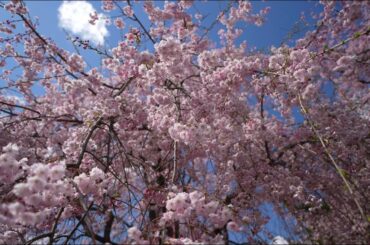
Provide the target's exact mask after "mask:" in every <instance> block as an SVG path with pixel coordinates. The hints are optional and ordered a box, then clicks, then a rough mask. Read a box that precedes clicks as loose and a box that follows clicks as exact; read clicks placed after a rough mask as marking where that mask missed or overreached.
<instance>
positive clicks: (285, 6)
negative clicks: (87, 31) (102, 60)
mask: <svg viewBox="0 0 370 245" xmlns="http://www.w3.org/2000/svg"><path fill="white" fill-rule="evenodd" d="M88 2H89V3H91V4H92V6H93V7H94V8H95V10H96V11H97V12H98V13H103V14H107V13H105V12H104V11H103V10H102V9H101V7H100V6H101V5H100V4H101V3H100V1H88ZM26 4H27V6H28V8H29V10H30V14H31V16H38V17H39V24H40V26H39V30H40V32H41V33H42V34H43V35H45V36H48V37H51V38H52V39H53V40H54V41H55V42H56V43H57V44H58V45H60V46H61V47H63V48H65V49H67V50H70V51H73V47H72V45H71V44H70V41H68V40H66V34H65V32H64V31H63V29H62V28H61V27H60V25H59V24H58V23H59V20H58V8H59V7H60V5H61V4H62V1H27V2H26ZM136 4H139V5H140V4H142V2H140V1H139V2H138V3H136ZM156 4H157V5H161V4H163V2H162V1H157V2H156ZM226 5H227V2H226V1H208V2H205V3H204V2H200V1H196V2H195V8H193V10H192V11H194V12H196V11H197V10H198V11H199V12H201V13H202V15H203V16H207V18H206V22H211V21H213V20H214V18H215V17H216V15H217V14H218V12H219V10H222V9H224V8H225V6H226ZM252 5H253V8H254V9H255V10H256V11H259V10H260V9H261V8H263V7H266V6H270V7H271V11H270V13H269V14H268V15H267V21H266V23H265V24H264V25H263V26H262V27H256V26H252V25H248V26H244V27H245V33H244V34H243V36H242V37H241V39H242V40H247V43H248V46H249V47H256V48H257V49H263V50H266V49H267V48H269V47H270V46H271V45H274V46H279V45H280V43H281V42H282V40H284V38H285V37H286V36H287V34H288V33H289V31H291V30H292V29H293V26H294V25H295V23H296V22H297V21H298V20H299V18H300V16H301V13H302V12H306V13H308V14H307V15H308V16H309V13H310V12H311V11H314V12H317V10H318V9H320V7H319V6H318V2H317V1H292V0H291V1H269V2H264V1H253V2H252ZM196 9H197V10H196ZM135 10H136V11H135V13H136V14H137V15H138V16H139V17H140V18H141V20H142V21H143V22H144V23H145V24H146V26H149V22H148V20H147V18H146V16H145V13H143V12H142V11H140V9H139V8H137V9H135ZM112 14H113V15H116V14H117V12H112ZM0 18H1V17H0ZM301 26H302V25H301ZM107 29H108V31H109V36H107V37H106V38H105V42H104V46H105V47H107V48H112V47H115V46H116V45H117V44H118V42H119V41H120V40H121V39H122V36H123V32H125V30H123V32H122V31H121V32H120V31H119V30H117V29H116V28H115V27H114V26H113V25H111V26H107ZM126 29H127V28H126ZM216 29H217V28H216ZM303 34H304V32H302V31H301V32H300V33H298V35H297V36H295V37H300V36H302V35H303ZM74 36H76V35H74ZM209 37H210V38H212V39H214V38H215V37H216V31H214V32H211V33H210V35H209ZM148 44H149V43H148ZM144 45H145V44H144ZM144 48H145V47H144ZM147 48H149V49H150V47H147ZM82 54H83V55H84V57H85V58H86V60H87V61H88V62H89V63H91V64H92V65H94V64H98V63H97V62H99V59H97V57H96V55H95V54H93V53H91V52H82Z"/></svg>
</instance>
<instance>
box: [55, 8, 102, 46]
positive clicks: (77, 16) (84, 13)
mask: <svg viewBox="0 0 370 245" xmlns="http://www.w3.org/2000/svg"><path fill="white" fill-rule="evenodd" d="M95 11H96V10H95V9H94V7H93V6H92V5H91V4H90V3H88V2H86V1H63V3H62V4H61V5H60V6H59V9H58V12H59V15H58V17H59V26H60V27H62V28H64V29H66V30H67V31H70V32H72V33H73V34H75V35H78V36H80V37H81V38H82V39H84V40H90V41H91V42H93V43H95V44H101V45H102V44H104V38H105V37H106V36H108V35H109V32H108V30H107V28H106V23H105V20H104V17H105V16H104V15H103V14H98V17H99V19H98V20H97V21H96V22H95V25H92V24H90V23H89V20H91V17H90V14H94V12H95Z"/></svg>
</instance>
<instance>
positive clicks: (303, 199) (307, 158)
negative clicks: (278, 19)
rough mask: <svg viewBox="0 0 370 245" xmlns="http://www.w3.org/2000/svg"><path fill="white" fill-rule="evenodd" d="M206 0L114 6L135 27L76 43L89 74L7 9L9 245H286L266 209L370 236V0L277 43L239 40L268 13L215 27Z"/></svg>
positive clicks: (331, 9) (306, 237) (4, 153)
mask: <svg viewBox="0 0 370 245" xmlns="http://www.w3.org/2000/svg"><path fill="white" fill-rule="evenodd" d="M192 4H194V3H193V2H192V1H178V2H165V3H163V4H162V6H161V7H158V6H157V4H155V3H153V2H151V1H145V2H141V3H137V2H134V1H127V2H126V1H114V0H104V1H103V2H102V10H104V11H105V13H106V14H107V15H108V14H109V13H110V12H111V11H118V12H119V13H120V15H119V16H117V15H113V14H112V17H111V22H112V24H113V25H115V26H116V27H117V31H119V30H126V34H125V36H124V37H123V40H122V41H121V42H120V43H119V44H118V46H117V47H114V48H112V49H110V50H104V49H102V48H101V47H100V46H94V45H92V44H91V43H89V42H87V41H88V40H81V39H78V38H77V39H75V40H74V43H75V44H76V45H79V46H80V47H81V48H84V49H86V50H90V51H91V52H94V53H96V55H99V56H101V57H102V65H101V67H94V68H89V67H88V66H87V64H86V61H85V60H84V58H83V57H82V56H81V55H79V54H77V53H72V52H68V51H66V50H63V49H61V48H60V47H58V46H57V45H56V44H55V43H54V42H53V40H52V39H51V38H50V37H49V36H48V35H47V33H40V32H39V31H38V25H37V21H36V20H35V19H34V18H33V17H32V16H30V15H29V13H28V9H27V7H26V5H25V3H24V2H22V1H18V0H13V1H10V2H8V3H0V6H1V7H2V9H0V12H4V11H8V12H9V13H10V15H9V16H10V18H9V19H8V20H6V21H4V22H1V23H0V32H2V33H3V34H5V35H2V36H0V67H2V68H3V70H2V73H1V74H0V78H1V79H2V80H3V81H5V84H6V85H5V86H4V87H1V88H0V111H1V112H0V147H1V148H0V149H1V152H0V200H1V201H0V243H1V244H15V243H23V244H32V243H49V244H53V243H58V244H67V243H68V244H73V243H78V244H80V243H84V242H85V243H98V244H99V243H106V244H122V243H136V244H164V243H166V244H182V243H183V244H191V243H197V244H198V243H205V244H215V243H231V242H232V241H234V242H236V237H242V239H241V240H242V241H244V242H248V243H257V242H268V241H272V240H273V236H274V235H273V234H271V233H270V231H269V229H267V227H266V223H267V222H268V221H269V219H268V217H267V215H266V212H265V213H264V212H263V209H261V207H262V206H263V205H270V206H272V207H273V209H274V211H273V212H275V213H276V214H277V215H278V216H279V217H280V218H281V219H282V220H284V221H285V223H286V225H285V226H286V227H285V229H286V232H288V233H289V234H291V236H290V237H285V239H286V240H287V241H295V242H302V243H307V242H312V243H348V242H350V243H364V244H365V243H369V242H370V237H369V234H370V232H369V217H370V216H369V215H370V206H369V203H370V190H369V187H370V182H369V180H370V171H369V169H370V151H369V149H370V112H369V111H370V106H369V103H370V93H369V92H370V91H369V84H370V80H369V77H370V64H369V57H370V52H369V51H370V36H369V33H370V20H369V17H370V12H369V11H370V2H369V1H343V2H332V1H324V2H322V3H321V4H322V5H323V12H322V13H321V14H320V15H319V16H318V17H317V20H316V21H317V23H316V27H315V29H314V30H312V31H309V32H307V33H306V34H305V35H304V37H303V38H301V39H299V40H297V41H296V43H295V44H294V45H293V46H287V45H283V46H281V47H278V48H272V49H271V51H269V52H256V51H251V50H249V49H248V48H247V44H246V43H245V42H242V43H241V44H240V42H237V39H238V37H240V36H241V35H242V33H243V30H242V29H238V28H237V26H238V27H239V26H240V23H248V24H255V25H261V24H263V22H264V17H265V15H266V14H268V10H269V9H268V8H266V9H263V10H261V11H259V12H255V11H253V9H252V4H251V3H250V2H247V1H239V2H238V1H230V2H229V3H228V4H227V6H226V5H225V6H226V8H225V9H224V10H223V11H222V12H220V14H219V15H218V17H217V19H215V20H214V23H217V25H215V24H212V25H211V26H209V28H201V27H203V25H202V20H203V17H202V16H201V15H200V13H196V14H192V13H193V12H192V11H191V10H192ZM136 5H140V6H142V8H143V9H142V11H145V13H146V14H147V17H148V19H149V20H150V22H151V25H150V26H146V25H145V24H143V23H144V22H142V20H141V19H140V18H139V17H138V16H137V13H135V7H137V6H136ZM115 13H116V12H115ZM97 19H99V16H98V15H97V14H96V13H95V14H92V15H91V21H90V22H91V24H92V25H94V23H95V21H97ZM130 23H131V24H130ZM130 25H131V26H130ZM215 27H217V28H219V30H218V32H217V33H218V35H219V40H212V39H210V38H209V37H207V36H208V35H207V34H208V33H209V31H210V30H211V28H215ZM127 30H128V31H127ZM144 42H145V43H146V44H147V45H149V46H150V45H152V48H151V49H149V51H148V50H143V49H142V48H141V44H142V43H144ZM216 42H217V44H216ZM77 48H78V47H77ZM19 70H21V72H19ZM36 84H37V86H39V87H42V89H43V91H44V92H43V94H42V95H36V94H35V93H34V90H33V89H32V88H33V86H35V85H36ZM328 88H330V89H328ZM328 90H330V93H328ZM10 91H13V92H14V91H17V93H18V94H20V96H9V92H10ZM275 235H276V234H275ZM275 240H279V241H285V240H284V239H283V238H282V237H278V238H277V239H275Z"/></svg>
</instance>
